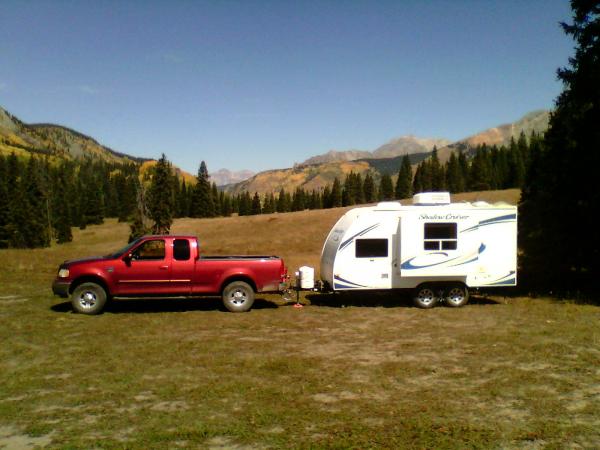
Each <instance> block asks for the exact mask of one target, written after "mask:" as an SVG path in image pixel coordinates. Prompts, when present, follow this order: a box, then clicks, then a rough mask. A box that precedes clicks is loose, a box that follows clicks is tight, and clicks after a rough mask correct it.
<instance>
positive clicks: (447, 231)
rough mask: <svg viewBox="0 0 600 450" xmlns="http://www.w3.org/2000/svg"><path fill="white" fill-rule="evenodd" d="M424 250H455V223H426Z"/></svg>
mask: <svg viewBox="0 0 600 450" xmlns="http://www.w3.org/2000/svg"><path fill="white" fill-rule="evenodd" d="M424 235H425V240H424V242H423V248H424V249H425V250H456V246H457V240H456V223H426V224H425V233H424Z"/></svg>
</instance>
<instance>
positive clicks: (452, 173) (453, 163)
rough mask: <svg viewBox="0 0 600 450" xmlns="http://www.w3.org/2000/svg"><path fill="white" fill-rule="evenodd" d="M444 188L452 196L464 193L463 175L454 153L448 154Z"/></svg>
mask: <svg viewBox="0 0 600 450" xmlns="http://www.w3.org/2000/svg"><path fill="white" fill-rule="evenodd" d="M446 186H447V188H448V190H449V191H450V192H451V193H453V194H455V193H458V192H464V191H465V179H464V175H463V173H462V170H461V167H460V163H459V162H458V158H457V157H456V154H455V153H454V152H453V153H451V154H450V159H449V160H448V164H447V166H446Z"/></svg>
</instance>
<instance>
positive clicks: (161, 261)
mask: <svg viewBox="0 0 600 450" xmlns="http://www.w3.org/2000/svg"><path fill="white" fill-rule="evenodd" d="M114 270H115V278H116V280H117V286H118V287H117V289H118V295H153V294H158V295H160V294H168V293H169V285H170V281H171V280H170V277H171V274H170V270H171V255H170V252H167V246H166V242H165V239H160V238H156V239H149V240H147V241H144V242H142V243H141V244H140V245H138V246H137V247H136V248H135V249H133V250H132V252H131V258H130V259H127V258H126V259H124V260H122V261H121V262H120V263H119V265H118V266H117V267H115V269H114Z"/></svg>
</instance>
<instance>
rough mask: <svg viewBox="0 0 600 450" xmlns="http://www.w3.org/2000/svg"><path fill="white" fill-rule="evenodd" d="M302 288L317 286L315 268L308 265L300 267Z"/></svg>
mask: <svg viewBox="0 0 600 450" xmlns="http://www.w3.org/2000/svg"><path fill="white" fill-rule="evenodd" d="M299 274H300V289H314V287H315V269H314V268H312V267H308V266H302V267H300V269H299Z"/></svg>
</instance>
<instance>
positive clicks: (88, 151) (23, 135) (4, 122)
mask: <svg viewBox="0 0 600 450" xmlns="http://www.w3.org/2000/svg"><path fill="white" fill-rule="evenodd" d="M12 152H14V153H15V154H17V156H27V155H29V154H38V155H47V156H49V157H51V158H67V159H77V158H83V157H91V158H94V159H101V160H104V161H107V162H119V163H125V162H138V163H141V162H144V161H148V160H149V159H147V158H137V157H134V156H130V155H127V154H124V153H120V152H117V151H115V150H113V149H111V148H109V147H106V146H104V145H101V144H100V143H98V141H96V140H95V139H93V138H91V137H89V136H86V135H85V134H83V133H80V132H78V131H75V130H72V129H70V128H67V127H64V126H61V125H55V124H47V123H44V124H26V123H24V122H22V121H21V120H19V119H18V118H16V117H15V116H13V115H12V114H10V113H9V112H8V111H6V110H4V109H3V108H2V107H0V153H2V154H10V153H12Z"/></svg>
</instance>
